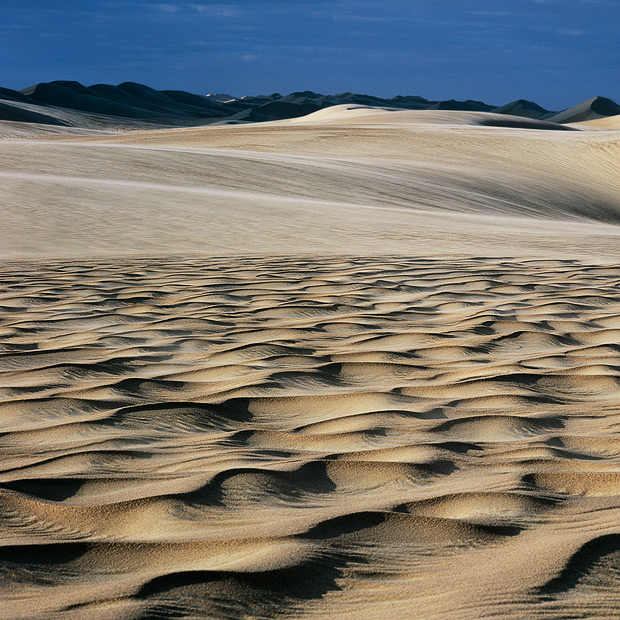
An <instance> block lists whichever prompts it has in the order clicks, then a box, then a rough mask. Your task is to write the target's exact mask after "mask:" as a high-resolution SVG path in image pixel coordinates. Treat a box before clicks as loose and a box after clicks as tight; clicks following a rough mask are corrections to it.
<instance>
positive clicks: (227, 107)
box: [0, 80, 620, 129]
mask: <svg viewBox="0 0 620 620" xmlns="http://www.w3.org/2000/svg"><path fill="white" fill-rule="evenodd" d="M0 99H1V100H4V101H7V102H10V103H11V105H10V106H9V107H4V106H3V107H2V108H1V109H0V121H2V120H5V121H20V122H27V123H38V124H48V125H65V126H71V127H82V128H87V127H90V128H93V129H94V128H100V127H101V125H102V124H103V125H108V126H109V125H110V122H112V124H113V123H114V122H116V123H117V124H118V128H119V129H123V128H125V129H127V128H130V123H128V121H134V122H136V121H140V122H146V123H151V126H152V127H155V126H157V125H158V124H160V125H164V126H179V127H181V126H186V125H187V124H190V125H191V124H194V125H195V124H210V123H214V122H218V121H223V120H230V121H232V122H263V121H277V120H284V119H291V118H297V117H301V116H306V115H308V114H311V113H313V112H316V111H317V110H321V109H324V108H329V107H332V106H337V105H343V104H351V105H361V106H368V107H375V108H389V109H399V110H446V111H455V112H458V111H461V112H494V113H496V114H505V115H510V116H515V117H520V118H525V119H536V120H545V121H550V122H554V123H564V124H565V123H574V122H580V121H584V120H591V119H600V118H603V117H607V116H610V115H615V114H620V106H619V105H618V104H616V103H615V102H613V101H612V100H611V99H606V98H604V97H595V98H594V99H589V100H588V101H585V102H583V103H580V104H579V105H577V106H574V107H572V108H567V109H566V110H564V111H562V112H550V111H548V110H545V109H544V108H542V107H541V106H539V105H538V104H537V103H535V102H533V101H527V100H525V99H518V100H516V101H513V102H511V103H507V104H506V105H503V106H499V107H497V106H494V105H489V104H487V103H485V102H483V101H477V100H472V99H468V100H465V101H458V100H456V99H449V100H445V101H432V100H429V99H425V98H424V97H420V96H417V95H408V96H403V95H398V96H396V97H392V98H390V99H385V98H381V97H375V96H373V95H364V94H359V93H351V92H344V93H340V94H336V95H324V94H321V93H315V92H313V91H310V90H305V91H296V92H293V93H290V94H288V95H282V94H280V93H277V92H276V93H271V94H269V95H259V96H251V97H248V96H246V97H241V98H233V97H230V96H229V95H224V96H219V95H218V96H203V95H196V94H193V93H189V92H185V91H181V90H155V89H153V88H150V87H148V86H145V85H143V84H138V83H136V82H123V83H122V84H119V85H118V86H113V85H111V84H94V85H92V86H84V85H83V84H80V83H79V82H76V81H67V80H57V81H53V82H47V83H41V84H36V85H34V86H30V87H28V88H25V89H23V90H22V91H21V92H20V91H14V90H10V89H7V88H0ZM20 106H21V107H22V109H21V110H20V109H17V108H19V107H20ZM23 106H28V107H26V108H24V107H23ZM32 106H34V107H32ZM38 107H40V108H42V109H37V108H38ZM59 110H63V111H70V112H71V113H72V115H70V116H67V114H66V113H64V114H60V113H59V112H58V111H59ZM75 114H77V115H78V116H77V117H76V116H75ZM37 115H38V116H37ZM84 115H86V116H84ZM91 115H96V116H99V117H106V118H108V119H109V121H108V122H106V121H105V120H102V119H101V118H96V119H93V118H91ZM48 118H49V119H51V120H48ZM486 124H487V125H497V124H498V123H486ZM499 124H500V125H501V126H505V127H521V128H524V129H553V128H557V127H552V126H550V125H547V126H544V125H532V124H524V125H521V124H515V123H514V122H513V121H506V123H499Z"/></svg>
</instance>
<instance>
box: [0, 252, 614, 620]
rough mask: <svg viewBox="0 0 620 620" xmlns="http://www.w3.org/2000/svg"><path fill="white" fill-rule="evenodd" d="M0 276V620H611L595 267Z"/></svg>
mask: <svg viewBox="0 0 620 620" xmlns="http://www.w3.org/2000/svg"><path fill="white" fill-rule="evenodd" d="M0 281H1V285H2V293H1V297H0V306H1V308H2V315H1V316H2V319H1V323H0V333H1V334H2V338H1V343H2V353H1V354H0V384H1V386H2V387H1V390H0V398H1V401H0V422H1V425H2V430H3V435H2V436H1V437H0V450H1V452H2V459H1V463H2V471H1V472H0V489H1V490H0V498H1V505H2V509H1V512H0V532H1V534H2V535H1V547H0V591H1V597H0V601H1V602H0V617H2V618H7V619H9V618H10V619H12V620H13V619H17V618H69V619H76V618H147V617H148V618H155V617H157V618H203V617H205V618H206V617H208V618H239V617H245V618H265V617H274V616H277V615H279V616H281V617H286V618H305V617H316V618H326V617H331V618H351V619H353V618H356V619H359V618H377V617H390V618H412V617H414V616H415V617H416V618H445V617H452V616H453V615H454V614H456V613H458V616H459V617H460V618H471V619H474V618H480V617H498V618H499V617H502V618H524V617H528V618H566V617H584V618H585V617H587V618H592V617H596V618H615V617H617V613H618V603H617V601H618V597H619V596H620V499H619V498H620V474H619V473H618V472H619V467H620V439H619V438H618V436H617V432H616V430H617V426H618V423H619V420H620V418H619V416H620V404H619V403H620V401H619V395H620V347H619V346H618V337H619V334H620V294H619V292H618V291H619V290H620V288H619V285H620V267H619V266H618V265H617V264H616V265H607V266H596V265H593V264H585V263H580V262H578V261H574V260H559V261H558V260H521V261H516V260H508V259H503V260H502V259H489V258H486V259H484V258H469V259H454V258H451V257H445V258H436V259H410V258H405V257H400V258H399V257H392V258H390V257H383V258H331V259H325V258H323V259H320V260H318V259H316V258H297V259H293V258H288V259H274V258H272V259H266V258H264V257H261V258H256V259H251V258H247V259H230V258H221V259H188V258H185V259H180V258H179V259H176V260H172V259H167V260H162V259H155V258H154V259H148V260H147V259H141V260H138V259H134V260H129V259H125V260H124V261H122V262H120V261H108V262H100V261H99V262H94V261H93V262H88V261H81V262H55V261H51V262H47V263H45V264H41V263H21V264H20V263H14V264H6V265H5V266H4V268H3V269H2V272H1V280H0ZM412 610H415V613H414V612H412Z"/></svg>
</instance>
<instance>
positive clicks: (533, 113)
mask: <svg viewBox="0 0 620 620" xmlns="http://www.w3.org/2000/svg"><path fill="white" fill-rule="evenodd" d="M492 112H495V113H496V114H513V115H515V116H525V117H526V118H542V117H543V116H545V115H548V114H550V112H549V110H545V108H542V107H540V106H539V105H538V104H537V103H534V102H533V101H527V100H525V99H517V101H511V102H510V103H507V104H506V105H503V106H500V107H499V108H494V109H493V110H492Z"/></svg>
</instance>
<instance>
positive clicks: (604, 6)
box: [0, 0, 620, 109]
mask: <svg viewBox="0 0 620 620" xmlns="http://www.w3.org/2000/svg"><path fill="white" fill-rule="evenodd" d="M619 26H620V0H502V1H501V2H499V1H498V0H374V1H372V2H370V1H366V0H312V1H307V0H221V1H218V2H208V1H204V0H202V1H201V0H197V1H196V2H177V1H175V0H169V1H167V2H157V1H153V2H116V1H106V0H88V1H79V0H74V1H69V0H55V1H54V2H50V1H49V0H2V20H1V22H0V86H5V87H8V88H14V89H20V88H24V87H26V86H29V85H31V84H35V83H37V82H45V81H50V80H58V79H64V80H78V81H80V82H82V83H84V84H87V85H89V84H95V83H102V82H105V83H111V84H118V83H120V82H124V81H135V82H141V83H144V84H148V85H149V86H152V87H154V88H159V89H164V88H171V89H183V90H188V91H191V92H196V93H203V94H204V93H208V92H228V93H231V94H233V95H237V96H240V95H245V94H261V93H270V92H274V91H278V92H282V93H288V92H291V91H294V90H306V89H309V90H314V91H319V92H323V93H338V92H345V91H354V92H363V93H369V94H374V95H379V96H384V97H389V96H393V95H397V94H410V95H422V96H424V97H427V98H429V99H448V98H456V99H481V100H484V101H486V102H487V103H491V104H498V105H500V104H503V103H507V102H508V101H511V100H514V99H517V98H526V99H532V100H535V101H537V102H538V103H540V104H541V105H543V106H545V107H547V108H551V109H559V108H562V107H567V106H569V105H573V104H575V103H578V102H579V101H582V100H583V99H586V98H588V97H591V96H594V95H604V96H608V97H611V98H612V99H615V100H616V101H620V43H619V41H618V30H619Z"/></svg>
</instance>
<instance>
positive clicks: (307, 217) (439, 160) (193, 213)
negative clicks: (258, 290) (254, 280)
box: [0, 106, 620, 257]
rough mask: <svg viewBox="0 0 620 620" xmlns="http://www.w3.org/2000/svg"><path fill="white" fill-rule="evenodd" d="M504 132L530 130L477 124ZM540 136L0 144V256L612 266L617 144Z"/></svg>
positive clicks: (466, 117) (340, 121)
mask: <svg viewBox="0 0 620 620" xmlns="http://www.w3.org/2000/svg"><path fill="white" fill-rule="evenodd" d="M511 119H512V120H511ZM514 119H517V120H516V121H515V120H514ZM500 122H501V123H507V122H508V123H512V122H518V123H520V127H517V128H514V127H504V126H484V124H485V123H486V124H493V123H500ZM531 122H532V121H530V120H529V119H523V118H521V119H519V118H517V117H509V116H505V115H499V114H489V113H486V114H485V113H479V112H477V113H471V112H446V111H417V112H416V111H413V112H411V111H400V112H394V111H392V112H390V111H385V110H378V111H377V110H374V109H369V108H359V107H354V108H353V109H348V107H347V106H338V107H336V108H329V109H328V110H324V111H321V112H318V113H316V114H314V115H310V116H308V117H306V118H305V119H302V120H300V119H295V120H293V121H281V122H275V123H265V124H256V125H247V126H241V127H237V126H226V127H206V128H199V129H195V128H192V129H174V130H164V131H155V130H152V131H148V132H147V131H138V132H130V133H124V134H122V135H118V136H94V137H86V138H82V137H79V136H74V137H71V138H67V137H65V138H64V139H62V140H58V139H56V140H51V139H49V136H48V139H47V140H43V139H41V138H38V139H34V138H33V139H31V140H16V139H5V140H0V183H1V184H2V194H1V196H0V204H1V206H2V209H1V210H0V252H1V253H2V255H3V256H15V257H17V256H20V257H32V256H84V255H104V254H105V255H114V256H118V255H120V254H137V255H144V254H148V255H156V254H158V255H161V254H176V253H179V252H181V253H198V254H202V255H204V254H210V255H223V254H233V255H238V254H239V253H245V254H252V253H254V254H262V253H266V254H274V253H275V254H289V253H302V254H308V253H314V252H321V253H326V254H342V253H347V252H348V253H356V254H360V253H361V254H367V255H368V254H375V255H376V254H380V253H397V254H407V255H411V254H417V255H428V254H429V253H433V254H437V253H442V252H443V253H471V252H476V253H479V252H480V251H481V249H482V248H484V253H489V254H493V255H507V254H508V255H515V254H518V253H521V252H525V253H526V254H527V255H532V254H536V255H545V254H546V252H548V251H550V250H552V251H554V252H556V253H562V252H564V251H566V248H567V246H568V247H570V248H571V250H570V252H571V253H570V255H571V256H572V255H573V254H572V252H573V251H574V250H573V248H575V247H578V248H579V252H581V253H582V254H584V255H596V256H601V255H604V256H608V255H609V253H610V252H612V253H614V255H616V256H618V255H619V254H620V250H619V249H618V248H620V244H618V227H617V224H618V223H620V192H619V182H618V179H619V176H620V168H619V164H618V161H619V158H620V146H619V144H620V142H619V139H618V136H619V135H620V134H618V132H617V131H600V130H596V131H595V130H590V131H588V130H587V127H589V125H588V124H587V123H585V124H583V126H584V127H586V130H583V131H555V130H547V129H533V128H531V125H529V124H528V123H531ZM528 127H529V128H528Z"/></svg>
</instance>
